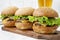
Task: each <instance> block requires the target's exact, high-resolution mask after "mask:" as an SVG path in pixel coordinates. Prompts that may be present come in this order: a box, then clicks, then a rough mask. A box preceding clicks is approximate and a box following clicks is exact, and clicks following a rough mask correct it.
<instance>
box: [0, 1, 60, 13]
mask: <svg viewBox="0 0 60 40" xmlns="http://www.w3.org/2000/svg"><path fill="white" fill-rule="evenodd" d="M8 6H17V7H19V8H21V7H33V8H38V0H0V12H1V10H2V9H4V8H5V7H8ZM52 8H53V9H55V10H57V11H58V12H59V13H60V0H53V2H52Z"/></svg>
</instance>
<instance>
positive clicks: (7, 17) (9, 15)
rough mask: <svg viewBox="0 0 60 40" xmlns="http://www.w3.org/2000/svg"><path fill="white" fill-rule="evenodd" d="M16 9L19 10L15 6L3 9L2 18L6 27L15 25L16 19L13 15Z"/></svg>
mask: <svg viewBox="0 0 60 40" xmlns="http://www.w3.org/2000/svg"><path fill="white" fill-rule="evenodd" d="M16 10H18V8H17V7H15V6H11V7H7V8H5V9H3V10H2V12H1V18H2V23H3V25H4V26H5V27H13V26H15V20H14V19H13V16H14V15H15V12H16Z"/></svg>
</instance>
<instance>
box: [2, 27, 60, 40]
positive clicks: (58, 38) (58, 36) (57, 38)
mask: <svg viewBox="0 0 60 40" xmlns="http://www.w3.org/2000/svg"><path fill="white" fill-rule="evenodd" d="M2 30H4V31H9V32H13V33H17V34H21V35H25V36H28V37H33V38H36V39H47V40H60V31H57V32H56V33H54V34H38V33H35V32H33V30H19V29H17V28H14V27H13V28H7V27H2Z"/></svg>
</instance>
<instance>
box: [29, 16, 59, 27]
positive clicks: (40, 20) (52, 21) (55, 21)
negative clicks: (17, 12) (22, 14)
mask: <svg viewBox="0 0 60 40" xmlns="http://www.w3.org/2000/svg"><path fill="white" fill-rule="evenodd" d="M28 19H29V21H30V22H34V23H35V25H36V26H41V25H42V26H48V27H51V26H54V25H60V18H53V17H46V16H42V17H34V16H28Z"/></svg>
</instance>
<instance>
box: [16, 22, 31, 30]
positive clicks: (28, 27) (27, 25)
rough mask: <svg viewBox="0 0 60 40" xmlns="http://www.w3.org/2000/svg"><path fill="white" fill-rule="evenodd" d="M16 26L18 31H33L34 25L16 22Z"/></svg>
mask: <svg viewBox="0 0 60 40" xmlns="http://www.w3.org/2000/svg"><path fill="white" fill-rule="evenodd" d="M15 26H16V28H17V29H32V23H20V22H16V23H15Z"/></svg>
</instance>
